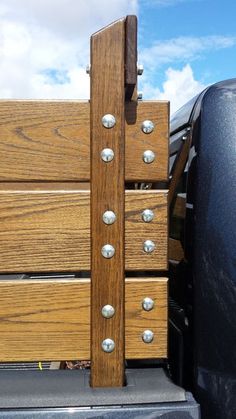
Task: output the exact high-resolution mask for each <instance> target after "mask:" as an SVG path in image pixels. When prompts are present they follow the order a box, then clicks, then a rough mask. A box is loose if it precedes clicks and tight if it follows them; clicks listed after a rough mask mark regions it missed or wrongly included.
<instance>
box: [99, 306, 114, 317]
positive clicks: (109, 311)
mask: <svg viewBox="0 0 236 419" xmlns="http://www.w3.org/2000/svg"><path fill="white" fill-rule="evenodd" d="M114 314H115V309H114V307H112V306H111V305H110V304H106V305H105V306H103V307H102V316H103V317H105V319H110V318H111V317H113V316H114Z"/></svg>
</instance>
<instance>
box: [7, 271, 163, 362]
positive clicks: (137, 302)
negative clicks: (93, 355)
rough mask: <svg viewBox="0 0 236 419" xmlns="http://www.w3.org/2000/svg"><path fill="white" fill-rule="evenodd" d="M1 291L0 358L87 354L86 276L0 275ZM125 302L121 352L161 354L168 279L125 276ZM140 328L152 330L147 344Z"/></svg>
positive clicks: (137, 355) (84, 356)
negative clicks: (145, 304) (150, 305)
mask: <svg viewBox="0 0 236 419" xmlns="http://www.w3.org/2000/svg"><path fill="white" fill-rule="evenodd" d="M0 294H1V304H0V335H1V339H0V362H10V361H19V362H20V361H35V360H45V361H46V360H49V361H60V360H73V359H76V360H79V359H80V360H83V359H89V358H90V280H88V279H70V280H68V279H67V280H63V279H57V280H42V279H41V280H18V281H14V280H10V281H9V280H1V281H0ZM147 296H149V297H152V298H153V299H154V302H155V306H154V309H153V310H152V311H150V312H146V311H144V310H142V305H141V304H142V300H143V298H145V297H147ZM125 306H126V314H125V318H126V331H125V335H126V355H125V356H126V358H133V359H135V358H137V359H139V358H164V357H166V356H167V279H166V278H139V279H135V278H128V279H126V302H125ZM144 329H151V330H153V331H154V333H155V336H154V340H153V342H152V343H151V344H144V343H143V342H142V339H141V335H142V332H143V330H144Z"/></svg>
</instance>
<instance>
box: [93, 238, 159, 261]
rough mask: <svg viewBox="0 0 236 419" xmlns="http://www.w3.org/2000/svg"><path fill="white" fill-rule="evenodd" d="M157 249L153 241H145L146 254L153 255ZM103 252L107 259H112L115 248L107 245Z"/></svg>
mask: <svg viewBox="0 0 236 419" xmlns="http://www.w3.org/2000/svg"><path fill="white" fill-rule="evenodd" d="M155 247H156V245H155V243H154V242H153V241H152V240H145V242H144V243H143V250H144V252H145V253H152V252H153V251H154V250H155ZM101 252H102V256H103V257H104V258H105V259H111V258H112V257H113V256H114V254H115V248H114V247H113V246H112V245H111V244H109V243H107V244H104V246H103V247H102V250H101Z"/></svg>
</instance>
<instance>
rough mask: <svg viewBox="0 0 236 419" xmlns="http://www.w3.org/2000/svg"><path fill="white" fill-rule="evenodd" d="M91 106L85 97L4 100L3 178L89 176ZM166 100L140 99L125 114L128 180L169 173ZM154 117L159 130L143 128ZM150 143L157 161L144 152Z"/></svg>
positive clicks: (0, 108) (0, 111)
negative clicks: (148, 161) (146, 158)
mask: <svg viewBox="0 0 236 419" xmlns="http://www.w3.org/2000/svg"><path fill="white" fill-rule="evenodd" d="M89 113H90V106H89V103H88V102H82V101H15V100H12V101H6V100H1V101H0V154H1V164H0V181H18V180H20V181H34V180H35V181H40V180H41V181H45V180H51V181H53V180H54V181H79V180H81V181H88V180H89V179H90V131H89V125H90V116H89ZM168 114H169V104H168V103H167V102H139V103H138V105H137V107H132V106H130V107H129V109H128V110H127V116H126V119H127V121H126V146H125V149H126V150H125V151H126V166H125V173H126V180H128V181H135V180H140V181H142V180H143V181H147V180H167V179H168ZM145 119H151V120H152V121H153V122H154V123H155V130H154V131H153V133H151V134H148V135H147V134H144V133H143V132H142V131H141V123H142V121H144V120H145ZM148 149H151V150H153V151H154V152H155V154H156V156H157V157H156V160H155V161H154V162H153V163H152V164H145V163H143V161H142V155H143V152H144V151H145V150H148Z"/></svg>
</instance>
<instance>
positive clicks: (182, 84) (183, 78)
mask: <svg viewBox="0 0 236 419" xmlns="http://www.w3.org/2000/svg"><path fill="white" fill-rule="evenodd" d="M165 75H166V80H165V81H164V83H163V85H162V89H161V90H160V89H158V88H155V87H154V86H153V85H152V84H149V83H145V84H144V85H143V93H144V97H145V99H159V100H169V101H170V104H171V114H173V113H174V112H175V111H176V110H178V109H179V108H181V106H183V105H184V104H185V103H186V102H188V100H190V99H192V98H193V97H194V96H195V95H197V94H198V93H200V92H201V91H202V90H203V89H205V87H206V86H205V85H204V84H203V83H201V82H200V81H197V80H195V78H194V74H193V70H192V68H191V66H190V65H189V64H187V65H185V66H184V67H183V68H182V70H174V69H173V68H171V67H170V68H168V70H167V71H166V73H165Z"/></svg>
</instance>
